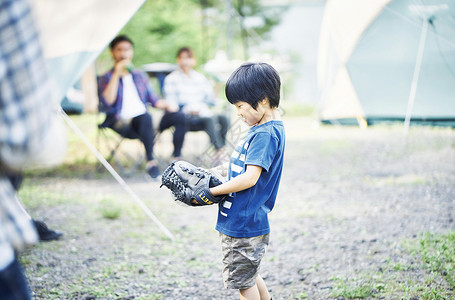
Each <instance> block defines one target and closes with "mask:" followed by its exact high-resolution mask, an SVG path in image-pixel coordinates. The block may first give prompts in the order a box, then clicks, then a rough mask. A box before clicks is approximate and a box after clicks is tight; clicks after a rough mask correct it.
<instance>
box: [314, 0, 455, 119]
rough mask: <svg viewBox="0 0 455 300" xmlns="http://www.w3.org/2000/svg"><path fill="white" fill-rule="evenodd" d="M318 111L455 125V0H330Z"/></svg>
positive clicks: (324, 28)
mask: <svg viewBox="0 0 455 300" xmlns="http://www.w3.org/2000/svg"><path fill="white" fill-rule="evenodd" d="M318 84H319V88H320V89H321V95H322V96H321V102H320V106H319V118H320V120H321V121H322V122H328V123H348V124H349V123H351V124H353V123H359V124H360V125H366V124H373V123H375V122H378V121H384V120H394V121H402V122H404V124H405V126H406V128H407V126H409V124H410V123H414V122H427V123H432V124H439V125H441V124H449V125H454V124H455V1H451V0H432V1H425V0H419V1H416V0H374V1H364V0H342V1H341V0H333V1H331V0H329V1H327V4H326V9H325V12H324V17H323V21H322V27H321V37H320V43H319V55H318Z"/></svg>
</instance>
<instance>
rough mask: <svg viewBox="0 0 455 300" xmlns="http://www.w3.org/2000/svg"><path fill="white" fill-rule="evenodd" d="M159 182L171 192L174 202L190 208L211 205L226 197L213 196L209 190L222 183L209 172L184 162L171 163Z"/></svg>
mask: <svg viewBox="0 0 455 300" xmlns="http://www.w3.org/2000/svg"><path fill="white" fill-rule="evenodd" d="M161 182H162V184H161V186H163V185H164V186H166V187H167V188H169V189H170V190H171V192H172V194H173V196H174V197H175V200H179V201H181V202H183V203H185V204H187V205H190V206H201V205H211V204H214V203H218V202H221V201H224V199H225V198H226V196H227V195H220V196H213V195H212V193H211V192H210V188H211V187H214V186H217V185H220V184H222V183H223V182H222V181H221V180H220V179H218V178H217V177H216V176H214V175H213V174H211V173H210V172H208V171H206V170H204V169H201V168H197V167H196V166H194V165H192V164H190V163H189V162H186V161H177V162H173V163H172V164H171V165H170V166H169V167H168V168H167V169H166V170H165V171H164V173H163V175H162V177H161Z"/></svg>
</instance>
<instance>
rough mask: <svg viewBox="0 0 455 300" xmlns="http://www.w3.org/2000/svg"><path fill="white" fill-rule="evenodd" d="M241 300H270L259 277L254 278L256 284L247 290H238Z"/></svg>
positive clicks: (262, 280) (265, 287)
mask: <svg viewBox="0 0 455 300" xmlns="http://www.w3.org/2000/svg"><path fill="white" fill-rule="evenodd" d="M239 291H240V299H241V300H253V299H255V300H256V299H257V300H270V294H269V291H268V290H267V286H266V285H265V282H264V279H262V277H261V275H258V277H256V284H255V285H254V286H252V287H250V288H248V289H244V290H239Z"/></svg>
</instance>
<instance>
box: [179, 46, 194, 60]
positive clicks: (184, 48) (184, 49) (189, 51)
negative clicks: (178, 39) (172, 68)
mask: <svg viewBox="0 0 455 300" xmlns="http://www.w3.org/2000/svg"><path fill="white" fill-rule="evenodd" d="M183 52H187V53H188V54H189V56H190V57H193V56H194V55H193V50H191V48H190V47H182V48H180V49H179V51H177V56H176V57H177V58H178V57H179V56H180V54H182V53H183Z"/></svg>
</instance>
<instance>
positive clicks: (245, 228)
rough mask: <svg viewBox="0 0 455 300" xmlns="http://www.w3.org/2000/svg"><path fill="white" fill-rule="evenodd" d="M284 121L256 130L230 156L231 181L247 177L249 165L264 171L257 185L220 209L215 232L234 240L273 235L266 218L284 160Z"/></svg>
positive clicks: (276, 189)
mask: <svg viewBox="0 0 455 300" xmlns="http://www.w3.org/2000/svg"><path fill="white" fill-rule="evenodd" d="M284 144H285V137H284V126H283V122H282V121H269V122H267V123H264V124H261V125H258V126H253V127H251V128H250V130H249V131H248V134H247V135H246V136H245V137H244V138H243V139H242V140H240V142H239V143H238V144H237V146H236V147H235V150H234V152H233V153H232V155H231V160H230V164H229V179H231V178H233V177H236V176H238V175H240V174H242V173H245V171H246V166H247V165H256V166H260V167H262V173H261V175H260V177H259V179H258V181H257V183H256V184H255V185H254V186H252V187H251V188H249V189H246V190H243V191H240V192H237V193H233V195H232V196H231V197H228V199H227V200H226V201H224V202H222V203H220V204H219V206H218V221H217V224H216V230H218V231H219V232H221V233H223V234H225V235H228V236H231V237H253V236H259V235H263V234H267V233H269V232H270V226H269V220H268V217H267V214H268V213H269V212H270V211H271V210H272V209H273V206H274V205H275V200H276V195H277V193H278V186H279V184H280V179H281V172H282V170H283V157H284Z"/></svg>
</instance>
